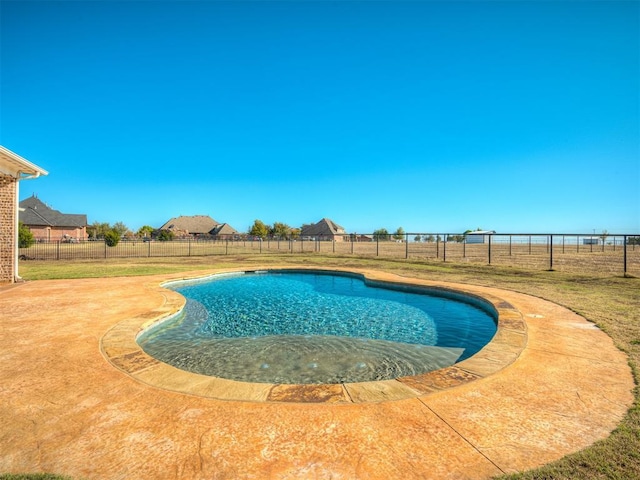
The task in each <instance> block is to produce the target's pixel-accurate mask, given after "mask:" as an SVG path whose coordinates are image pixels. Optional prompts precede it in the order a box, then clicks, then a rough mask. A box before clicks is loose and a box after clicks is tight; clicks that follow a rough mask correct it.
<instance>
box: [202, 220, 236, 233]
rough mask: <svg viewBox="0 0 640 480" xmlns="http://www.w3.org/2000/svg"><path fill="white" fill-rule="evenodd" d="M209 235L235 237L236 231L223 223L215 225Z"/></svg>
mask: <svg viewBox="0 0 640 480" xmlns="http://www.w3.org/2000/svg"><path fill="white" fill-rule="evenodd" d="M209 233H210V234H211V235H235V234H236V233H238V231H237V230H236V229H235V228H233V227H232V226H231V225H229V224H228V223H223V224H221V225H216V226H215V228H214V229H213V230H211V231H210V232H209Z"/></svg>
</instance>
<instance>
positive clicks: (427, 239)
mask: <svg viewBox="0 0 640 480" xmlns="http://www.w3.org/2000/svg"><path fill="white" fill-rule="evenodd" d="M435 240H436V239H435V237H434V236H433V235H425V236H424V241H425V242H428V243H433V242H434V241H435Z"/></svg>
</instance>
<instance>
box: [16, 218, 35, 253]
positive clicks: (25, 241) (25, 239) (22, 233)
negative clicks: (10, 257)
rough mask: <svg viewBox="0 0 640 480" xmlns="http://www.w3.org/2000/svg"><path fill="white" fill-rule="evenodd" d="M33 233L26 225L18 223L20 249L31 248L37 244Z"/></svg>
mask: <svg viewBox="0 0 640 480" xmlns="http://www.w3.org/2000/svg"><path fill="white" fill-rule="evenodd" d="M35 241H36V240H35V239H34V238H33V233H32V232H31V230H29V227H27V226H26V225H25V224H24V223H22V222H18V247H20V248H29V247H30V246H31V245H33V244H34V243H35Z"/></svg>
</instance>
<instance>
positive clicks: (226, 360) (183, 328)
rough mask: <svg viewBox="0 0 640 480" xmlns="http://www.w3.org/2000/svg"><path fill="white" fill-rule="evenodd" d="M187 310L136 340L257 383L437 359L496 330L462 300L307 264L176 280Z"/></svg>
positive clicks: (383, 370) (385, 370)
mask: <svg viewBox="0 0 640 480" xmlns="http://www.w3.org/2000/svg"><path fill="white" fill-rule="evenodd" d="M175 289H176V290H177V291H178V292H180V293H182V294H183V295H184V296H185V297H186V298H187V304H186V306H185V309H184V314H183V315H182V316H181V317H180V318H178V319H175V320H172V321H168V322H165V323H163V324H161V325H159V326H157V327H155V328H153V329H150V330H149V331H148V332H146V333H144V334H143V335H142V336H141V337H140V338H139V340H138V342H139V344H140V346H141V347H142V348H143V349H144V350H145V351H146V352H147V353H148V354H150V355H152V356H154V357H155V358H157V359H159V360H161V361H164V362H166V363H169V364H171V365H174V366H176V367H178V368H181V369H184V370H187V371H191V372H194V373H201V374H205V375H212V376H217V377H222V378H228V379H233V380H240V381H247V382H264V383H343V382H361V381H373V380H385V379H391V378H397V377H400V376H406V375H417V374H420V373H424V372H428V371H432V370H436V369H439V368H444V367H446V366H449V365H452V364H454V363H455V362H456V361H459V360H461V359H464V358H467V357H469V356H471V355H473V354H474V353H476V352H477V351H478V350H479V349H480V348H482V346H483V345H484V344H486V343H487V342H488V341H489V340H490V339H491V337H492V336H493V334H494V333H495V329H496V327H495V321H494V319H493V317H492V316H491V315H489V314H488V313H487V312H486V311H484V310H482V309H480V308H478V307H477V306H475V305H471V304H469V303H466V302H460V301H455V300H451V299H448V298H443V297H439V296H433V295H424V294H417V293H414V292H408V291H398V290H390V289H386V288H371V287H369V286H367V285H366V284H365V283H364V282H363V281H362V280H361V279H360V278H358V277H354V276H344V275H327V274H310V273H269V274H256V275H237V276H220V277H219V278H215V277H214V279H212V280H211V281H210V282H206V283H202V282H199V283H197V284H193V285H189V284H187V285H183V286H177V287H175Z"/></svg>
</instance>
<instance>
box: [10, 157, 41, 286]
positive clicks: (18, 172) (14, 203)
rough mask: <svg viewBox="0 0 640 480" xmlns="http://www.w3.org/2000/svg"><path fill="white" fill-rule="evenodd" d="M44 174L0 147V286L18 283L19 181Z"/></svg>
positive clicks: (35, 166)
mask: <svg viewBox="0 0 640 480" xmlns="http://www.w3.org/2000/svg"><path fill="white" fill-rule="evenodd" d="M47 174H48V172H47V171H46V170H44V169H42V168H40V167H39V166H37V165H35V164H33V163H31V162H30V161H28V160H26V159H24V158H22V157H21V156H20V155H18V154H16V153H14V152H12V151H11V150H9V149H8V148H5V147H3V146H2V145H0V283H13V282H15V281H17V280H20V275H18V217H19V215H18V210H19V207H18V198H19V191H20V185H19V184H20V180H28V179H31V178H38V177H39V176H41V175H47Z"/></svg>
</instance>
